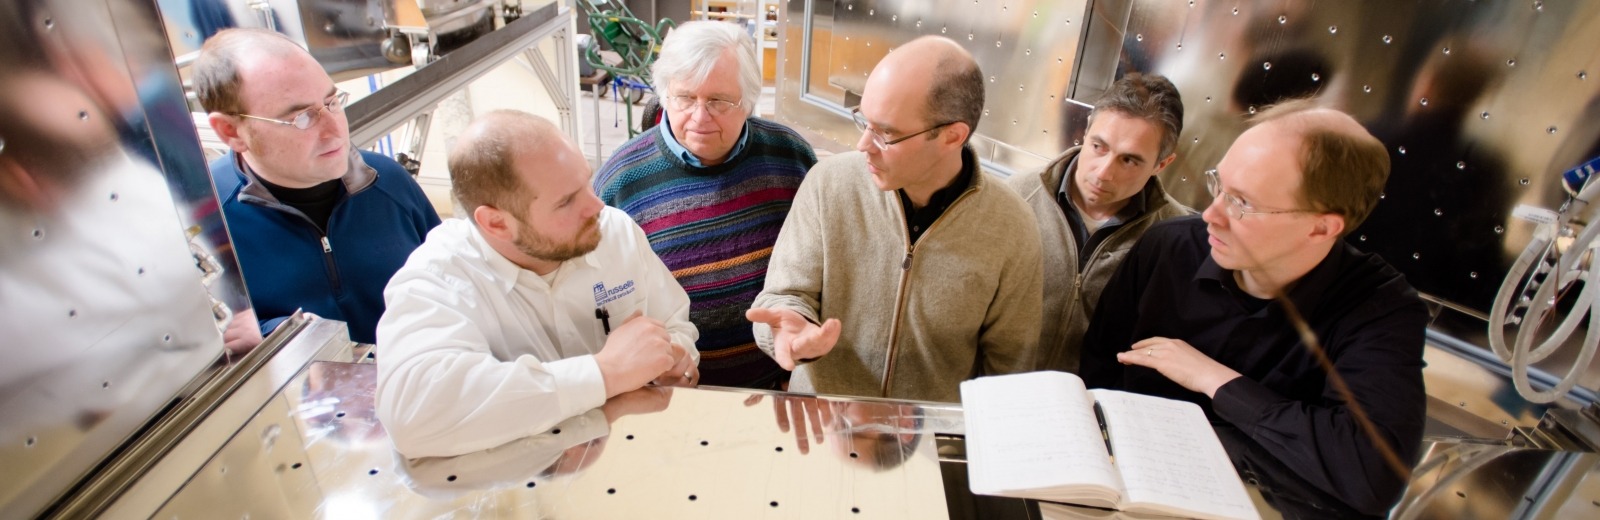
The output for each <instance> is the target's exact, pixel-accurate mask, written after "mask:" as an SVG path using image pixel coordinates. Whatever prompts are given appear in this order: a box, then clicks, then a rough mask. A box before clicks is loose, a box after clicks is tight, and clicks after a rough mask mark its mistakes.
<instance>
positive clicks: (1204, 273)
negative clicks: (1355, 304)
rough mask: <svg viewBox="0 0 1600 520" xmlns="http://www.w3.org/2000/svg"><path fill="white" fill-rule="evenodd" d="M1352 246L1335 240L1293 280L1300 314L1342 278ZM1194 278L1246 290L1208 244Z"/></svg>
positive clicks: (1312, 308)
mask: <svg viewBox="0 0 1600 520" xmlns="http://www.w3.org/2000/svg"><path fill="white" fill-rule="evenodd" d="M1351 248H1352V246H1350V245H1349V244H1345V243H1343V242H1340V243H1338V244H1335V245H1334V247H1333V249H1332V250H1331V251H1328V256H1325V257H1323V258H1322V261H1321V262H1317V266H1316V267H1313V268H1311V270H1310V271H1308V272H1306V274H1305V275H1304V276H1301V277H1300V279H1299V280H1295V281H1294V282H1293V283H1292V284H1290V286H1289V301H1292V302H1294V305H1295V308H1296V309H1299V310H1300V315H1301V316H1306V317H1309V316H1311V315H1312V313H1314V312H1315V311H1316V309H1317V304H1319V303H1321V302H1322V295H1323V293H1326V292H1328V288H1329V287H1330V286H1332V285H1333V282H1334V281H1335V280H1337V279H1338V278H1339V272H1340V271H1341V270H1342V269H1343V266H1344V264H1345V263H1346V258H1349V257H1351V256H1353V254H1354V253H1353V251H1352V250H1351ZM1193 280H1194V281H1200V280H1211V281H1213V282H1215V283H1218V284H1221V285H1222V286H1223V287H1224V288H1227V289H1228V290H1231V291H1239V292H1240V294H1244V290H1243V289H1240V288H1239V286H1238V285H1239V284H1238V282H1237V281H1236V280H1235V279H1234V277H1233V270H1231V269H1223V268H1222V266H1220V265H1217V261H1216V259H1215V258H1212V257H1211V248H1209V247H1208V248H1206V258H1205V260H1204V261H1202V262H1201V263H1200V267H1199V268H1198V269H1196V270H1195V273H1194V278H1193Z"/></svg>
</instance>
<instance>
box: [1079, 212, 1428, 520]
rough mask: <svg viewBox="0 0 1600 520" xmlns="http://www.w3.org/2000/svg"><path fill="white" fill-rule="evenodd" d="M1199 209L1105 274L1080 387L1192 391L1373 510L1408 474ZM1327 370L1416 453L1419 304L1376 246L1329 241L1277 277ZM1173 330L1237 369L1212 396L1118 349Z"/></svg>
mask: <svg viewBox="0 0 1600 520" xmlns="http://www.w3.org/2000/svg"><path fill="white" fill-rule="evenodd" d="M1206 238H1207V233H1206V229H1205V222H1204V221H1202V220H1200V218H1199V217H1198V216H1196V217H1185V218H1180V219H1174V220H1169V221H1166V222H1163V223H1160V224H1156V225H1155V226H1153V227H1151V228H1150V230H1149V231H1147V232H1146V233H1145V235H1144V237H1143V238H1142V239H1141V240H1140V241H1139V243H1138V244H1137V245H1135V246H1134V249H1133V250H1132V251H1131V252H1130V253H1129V254H1128V257H1127V259H1126V260H1124V261H1123V263H1122V266H1121V268H1120V269H1119V270H1118V271H1117V274H1116V275H1115V276H1113V277H1112V278H1111V281H1110V284H1109V285H1107V286H1106V290H1105V292H1104V293H1103V294H1102V296H1101V298H1100V306H1099V308H1098V309H1097V311H1096V312H1095V315H1094V321H1093V322H1092V323H1091V324H1090V326H1089V330H1088V332H1087V333H1086V334H1085V336H1084V344H1083V359H1082V375H1083V379H1084V382H1085V383H1087V384H1088V386H1090V387H1104V388H1119V389H1124V390H1129V391H1133V392H1138V393H1142V394H1149V395H1158V396H1163V397H1170V398H1175V399H1182V400H1187V401H1191V402H1194V403H1197V404H1199V405H1200V407H1201V408H1202V409H1204V410H1205V411H1206V415H1208V416H1210V417H1211V418H1212V419H1213V420H1222V421H1226V422H1228V423H1231V424H1232V425H1234V426H1236V427H1238V428H1239V430H1240V431H1242V432H1244V434H1245V435H1248V436H1249V437H1250V438H1251V439H1253V440H1255V441H1256V442H1257V443H1259V444H1260V445H1261V446H1262V447H1263V448H1264V449H1266V450H1267V451H1268V452H1270V453H1271V454H1272V455H1274V456H1276V457H1277V458H1278V459H1280V460H1282V461H1283V462H1284V463H1285V464H1287V465H1288V466H1289V467H1293V468H1297V469H1299V471H1301V472H1303V476H1304V477H1305V478H1306V479H1307V480H1308V481H1309V482H1311V483H1312V484H1313V485H1315V486H1317V487H1319V488H1322V489H1324V490H1325V491H1327V492H1328V493H1330V494H1332V495H1333V496H1335V497H1338V498H1339V499H1340V500H1344V501H1345V502H1347V503H1348V504H1349V505H1351V506H1352V507H1354V508H1355V509H1357V510H1360V511H1363V512H1368V513H1379V512H1382V511H1384V510H1386V509H1388V508H1389V507H1391V506H1392V505H1393V504H1394V502H1395V501H1396V500H1398V499H1399V498H1400V492H1401V491H1402V490H1403V489H1404V487H1405V484H1406V479H1405V478H1404V477H1403V476H1402V475H1398V474H1396V473H1395V472H1394V471H1393V470H1392V469H1391V468H1390V466H1389V465H1388V464H1387V463H1385V459H1384V458H1383V457H1382V452H1381V449H1380V448H1379V447H1377V446H1376V445H1374V443H1373V442H1372V440H1371V438H1370V437H1369V436H1368V435H1367V433H1366V432H1365V431H1364V430H1363V429H1362V426H1361V425H1359V424H1358V423H1357V420H1356V419H1355V418H1354V416H1353V415H1352V411H1351V407H1350V406H1349V401H1348V399H1346V397H1344V396H1343V395H1341V393H1340V392H1339V391H1338V390H1336V389H1335V387H1334V385H1333V384H1332V383H1330V382H1329V378H1328V376H1327V375H1326V372H1325V371H1324V369H1323V368H1322V366H1321V365H1320V363H1319V362H1318V360H1317V358H1316V356H1315V355H1314V354H1313V353H1312V351H1311V350H1310V349H1309V348H1308V347H1307V346H1306V345H1305V344H1303V343H1302V342H1301V340H1300V336H1299V335H1298V334H1297V333H1296V332H1295V329H1294V327H1293V326H1292V325H1291V324H1290V321H1289V317H1288V316H1287V315H1286V311H1285V309H1284V305H1283V303H1282V302H1281V301H1270V302H1269V301H1264V300H1259V299H1256V298H1253V297H1251V296H1249V295H1248V294H1246V293H1245V292H1244V291H1243V290H1241V289H1240V288H1239V286H1238V284H1237V283H1236V282H1235V280H1234V277H1233V272H1232V271H1229V270H1226V269H1223V268H1221V267H1220V266H1218V265H1217V264H1216V262H1215V261H1214V260H1212V258H1211V254H1210V253H1211V247H1210V245H1209V244H1208V243H1207V242H1206ZM1287 299H1288V300H1289V301H1291V302H1292V303H1293V304H1294V306H1295V307H1296V308H1297V309H1298V310H1299V312H1300V314H1301V316H1304V317H1305V319H1306V321H1307V323H1308V324H1309V326H1310V328H1311V330H1312V331H1313V332H1314V333H1315V334H1316V337H1317V339H1318V340H1319V342H1320V343H1321V346H1322V349H1323V350H1324V351H1325V352H1326V353H1327V357H1328V359H1329V362H1330V363H1331V364H1332V368H1333V370H1334V371H1336V372H1337V373H1338V375H1339V376H1340V377H1341V378H1342V379H1343V380H1344V382H1345V383H1346V384H1347V385H1349V388H1350V392H1351V394H1352V395H1353V396H1354V399H1355V401H1356V403H1359V405H1360V408H1361V409H1362V410H1364V411H1365V412H1366V414H1367V416H1368V417H1369V418H1370V419H1371V420H1372V423H1373V424H1374V425H1375V426H1376V429H1377V434H1378V437H1380V438H1382V439H1383V441H1384V443H1385V444H1387V445H1388V447H1390V448H1392V449H1393V450H1394V452H1395V453H1396V454H1397V455H1398V456H1399V458H1400V460H1401V462H1402V464H1405V465H1407V466H1409V465H1410V464H1412V463H1414V461H1415V460H1416V456H1417V450H1418V449H1419V446H1420V444H1421V441H1422V427H1423V422H1424V418H1425V416H1426V401H1427V395H1426V393H1425V392H1424V389H1423V382H1422V367H1423V362H1422V348H1423V331H1424V328H1425V327H1426V326H1427V321H1428V313H1427V310H1426V308H1424V307H1423V305H1422V302H1421V300H1419V299H1418V298H1417V293H1416V291H1415V290H1413V289H1412V288H1411V286H1410V285H1409V284H1407V283H1406V281H1405V278H1404V277H1403V276H1401V275H1400V274H1399V272H1397V271H1395V270H1394V269H1393V268H1392V267H1390V266H1389V265H1388V264H1386V263H1384V262H1383V260H1382V259H1381V258H1379V257H1378V256H1377V255H1373V254H1368V253H1362V252H1360V251H1357V250H1356V249H1354V248H1353V247H1351V246H1349V245H1347V244H1344V243H1342V242H1341V243H1339V244H1336V245H1335V247H1334V249H1333V250H1332V251H1331V252H1330V253H1329V254H1328V256H1327V257H1326V258H1324V259H1323V260H1322V262H1321V263H1319V264H1317V266H1316V267H1315V268H1313V269H1312V270H1311V271H1310V272H1308V273H1306V275H1305V276H1303V277H1301V278H1300V280H1298V281H1297V282H1296V283H1294V284H1292V286H1291V287H1290V288H1289V289H1288V295H1287ZM1155 336H1160V337H1167V338H1174V339H1181V340H1183V341H1186V342H1188V343H1189V344H1190V345H1193V346H1194V348H1196V349H1198V350H1199V351H1200V352H1202V353H1204V354H1206V355H1207V356H1210V357H1211V358H1212V359H1215V360H1217V361H1218V362H1221V363H1222V364H1224V365H1227V366H1228V367H1230V368H1232V369H1234V370H1236V371H1238V372H1239V373H1240V374H1242V375H1243V377H1240V378H1236V379H1234V380H1233V381H1230V382H1228V383H1227V384H1224V385H1222V387H1221V388H1219V389H1217V392H1216V397H1215V399H1207V398H1206V396H1205V395H1204V394H1199V393H1195V392H1191V391H1188V390H1186V389H1184V388H1183V387H1182V386H1179V385H1178V384H1177V383H1173V382H1172V381H1170V380H1168V379H1167V378H1166V377H1164V376H1162V375H1161V374H1160V373H1159V372H1156V371H1154V370H1151V369H1147V368H1143V367H1137V366H1124V365H1121V364H1120V363H1118V362H1117V359H1116V354H1117V353H1118V352H1122V351H1126V350H1128V348H1129V346H1130V345H1132V344H1133V343H1134V342H1136V341H1139V340H1142V339H1145V338H1150V337H1155Z"/></svg>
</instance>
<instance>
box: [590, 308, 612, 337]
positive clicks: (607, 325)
mask: <svg viewBox="0 0 1600 520" xmlns="http://www.w3.org/2000/svg"><path fill="white" fill-rule="evenodd" d="M594 318H595V319H597V320H600V328H601V329H602V330H604V331H605V333H606V335H607V336H610V335H611V313H610V312H609V311H606V308H605V307H595V309H594Z"/></svg>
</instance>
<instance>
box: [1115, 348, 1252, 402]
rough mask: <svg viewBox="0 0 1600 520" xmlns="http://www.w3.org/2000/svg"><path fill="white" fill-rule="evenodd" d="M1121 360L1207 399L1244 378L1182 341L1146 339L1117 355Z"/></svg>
mask: <svg viewBox="0 0 1600 520" xmlns="http://www.w3.org/2000/svg"><path fill="white" fill-rule="evenodd" d="M1117 361H1119V362H1121V363H1122V364H1124V365H1138V366H1142V367H1146V368H1151V369H1154V370H1155V371H1157V372H1161V375H1163V376H1166V377H1167V379H1171V380H1172V382H1174V383H1177V384H1179V385H1182V386H1183V387H1184V388H1187V389H1189V390H1192V391H1195V392H1200V393H1202V394H1206V397H1214V396H1215V395H1216V393H1217V389H1218V388H1221V387H1222V385H1223V384H1225V383H1227V382H1228V381H1232V380H1233V378H1235V377H1239V376H1240V374H1239V372H1237V371H1234V369H1231V368H1228V366H1227V365H1223V364H1222V363H1218V362H1217V361H1216V360H1214V359H1211V357H1209V356H1207V355H1205V354H1202V353H1200V351H1198V350H1195V348H1194V347H1193V346H1191V345H1189V343H1188V342H1185V341H1183V340H1181V339H1170V338H1160V337H1157V338H1148V339H1145V340H1143V341H1140V342H1138V343H1134V344H1133V349H1132V350H1129V351H1127V352H1122V353H1119V354H1117Z"/></svg>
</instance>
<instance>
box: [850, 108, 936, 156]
mask: <svg viewBox="0 0 1600 520" xmlns="http://www.w3.org/2000/svg"><path fill="white" fill-rule="evenodd" d="M850 120H852V121H855V123H856V128H857V129H859V130H861V131H862V132H866V133H868V134H871V135H872V144H873V146H877V147H878V149H879V150H888V149H889V147H890V146H894V145H896V144H900V142H901V141H905V140H906V139H910V138H913V137H916V136H919V135H922V134H926V133H928V132H932V131H934V130H938V129H940V128H944V127H946V126H950V125H953V124H956V123H957V121H945V122H943V123H939V124H937V125H933V126H930V127H928V128H927V129H925V130H923V131H921V132H916V133H912V134H910V135H906V136H902V137H898V138H895V139H889V138H888V137H884V135H883V134H880V133H878V132H877V131H876V130H873V129H871V128H870V127H868V125H867V116H863V115H861V107H855V108H852V109H850Z"/></svg>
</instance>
